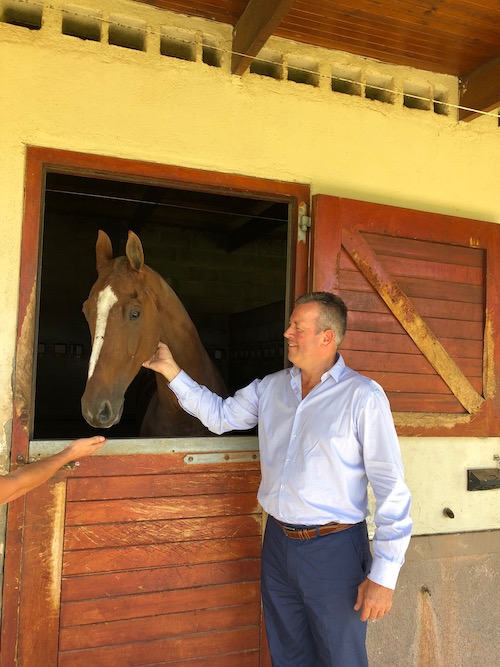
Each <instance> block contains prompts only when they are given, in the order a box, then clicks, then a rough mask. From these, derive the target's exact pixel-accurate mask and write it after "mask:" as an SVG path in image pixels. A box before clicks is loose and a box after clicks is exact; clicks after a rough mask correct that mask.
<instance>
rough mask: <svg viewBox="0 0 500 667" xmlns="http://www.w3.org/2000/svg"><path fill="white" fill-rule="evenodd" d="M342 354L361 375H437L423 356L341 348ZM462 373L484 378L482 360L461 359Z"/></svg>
mask: <svg viewBox="0 0 500 667" xmlns="http://www.w3.org/2000/svg"><path fill="white" fill-rule="evenodd" d="M340 352H341V353H342V356H343V358H344V361H345V362H346V364H347V365H348V366H350V367H351V368H354V369H355V370H357V371H358V372H359V373H364V374H367V373H368V372H370V371H378V372H380V373H410V374H420V375H435V374H436V371H435V370H434V368H433V367H432V366H431V364H430V363H429V362H428V361H427V359H426V358H425V357H424V356H423V355H420V356H417V355H415V354H398V353H396V352H393V353H391V354H387V353H384V352H375V351H370V352H362V351H359V350H349V349H344V348H341V350H340ZM457 363H458V364H459V366H460V368H461V369H462V371H463V372H464V373H465V374H466V375H467V377H469V378H482V371H483V366H482V359H459V360H458V361H457Z"/></svg>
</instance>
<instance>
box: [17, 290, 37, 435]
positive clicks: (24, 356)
mask: <svg viewBox="0 0 500 667" xmlns="http://www.w3.org/2000/svg"><path fill="white" fill-rule="evenodd" d="M35 311H36V283H34V284H33V286H32V289H31V294H30V298H29V302H28V304H27V306H26V313H25V314H24V319H23V323H22V327H21V334H20V337H19V341H18V345H17V350H16V365H15V378H14V383H13V384H14V389H15V395H14V406H15V410H16V415H17V417H19V418H21V421H22V423H23V427H24V429H25V430H26V431H28V428H29V425H28V421H29V420H28V419H27V415H28V414H29V410H30V406H31V392H32V379H33V338H34V326H35Z"/></svg>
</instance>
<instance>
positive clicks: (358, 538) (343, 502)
mask: <svg viewBox="0 0 500 667" xmlns="http://www.w3.org/2000/svg"><path fill="white" fill-rule="evenodd" d="M346 321H347V308H346V306H345V304H344V302H343V301H342V299H340V298H339V297H337V296H335V295H334V294H330V293H327V292H314V293H311V294H306V295H304V296H302V297H300V298H299V299H297V301H296V303H295V308H294V310H293V312H292V315H291V317H290V324H289V327H288V329H287V330H286V331H285V333H284V336H285V338H286V340H287V342H288V358H289V360H290V361H291V362H292V364H293V366H292V367H291V368H288V369H285V370H283V371H279V372H277V373H274V374H272V375H269V376H266V377H264V378H263V379H262V380H255V381H254V382H252V383H251V384H250V385H248V386H247V387H245V388H244V389H241V390H239V391H237V392H236V394H235V395H234V397H232V398H228V399H225V400H223V399H221V398H220V397H218V396H216V395H215V394H212V393H211V392H210V391H209V390H208V389H206V388H205V387H202V386H200V385H198V384H197V383H196V382H194V381H193V380H192V379H191V378H189V377H188V376H187V375H186V373H184V371H182V370H181V369H180V368H179V366H178V365H177V364H176V362H175V360H174V359H173V357H172V355H171V354H170V351H169V349H168V348H167V347H166V346H165V345H163V344H161V343H160V345H159V347H158V350H157V352H156V354H155V355H154V356H153V357H152V359H150V360H149V361H148V362H146V363H145V364H144V365H145V366H146V368H152V369H153V370H156V371H158V372H160V373H162V374H163V375H164V376H165V378H166V379H167V380H168V381H169V383H170V385H169V386H170V388H171V389H172V390H173V391H174V393H175V394H176V396H177V397H178V399H179V402H180V404H181V406H182V407H183V408H184V409H185V410H186V411H187V412H189V413H191V414H194V415H196V416H197V417H198V418H199V419H200V420H201V421H202V422H203V423H204V424H205V425H206V426H207V427H208V428H209V429H210V430H212V431H213V432H215V433H223V432H225V431H230V430H233V429H248V428H251V427H253V426H255V425H256V424H257V423H258V424H259V449H260V459H261V471H262V480H261V484H260V488H259V493H258V499H259V502H260V504H261V505H262V507H263V509H264V510H265V511H266V512H267V513H268V514H269V520H268V521H267V526H266V532H265V537H264V543H263V548H262V577H261V586H262V599H263V605H264V616H265V622H266V629H267V635H268V641H269V647H270V652H271V657H272V662H273V665H274V667H299V666H300V667H366V665H367V664H368V661H367V655H366V622H365V621H367V620H374V621H375V620H377V619H380V618H383V616H384V615H385V614H387V613H388V612H389V611H390V609H391V605H392V597H393V590H394V588H395V585H396V580H397V577H398V574H399V570H400V568H401V565H402V564H403V562H404V554H405V551H406V549H407V547H408V543H409V540H410V534H411V525H412V524H411V519H410V517H409V508H410V493H409V491H408V488H407V486H406V484H405V482H404V479H403V466H402V463H401V454H400V450H399V443H398V439H397V436H396V431H395V428H394V422H393V420H392V415H391V411H390V407H389V403H388V400H387V397H386V396H385V394H384V392H383V390H382V388H381V387H380V386H379V385H378V384H377V383H376V382H374V381H373V380H370V379H369V378H366V377H364V376H362V375H360V374H358V373H356V372H355V371H353V370H351V369H349V368H347V367H346V366H345V363H344V361H343V359H342V357H341V356H340V355H339V354H338V353H337V348H338V346H339V345H340V343H341V342H342V338H343V336H344V334H345V330H346ZM368 481H369V482H370V483H371V486H372V489H373V492H374V496H375V500H376V510H375V523H376V531H375V536H374V539H373V551H374V557H373V561H372V556H371V554H370V549H369V542H368V536H367V530H366V523H365V518H366V516H367V482H368Z"/></svg>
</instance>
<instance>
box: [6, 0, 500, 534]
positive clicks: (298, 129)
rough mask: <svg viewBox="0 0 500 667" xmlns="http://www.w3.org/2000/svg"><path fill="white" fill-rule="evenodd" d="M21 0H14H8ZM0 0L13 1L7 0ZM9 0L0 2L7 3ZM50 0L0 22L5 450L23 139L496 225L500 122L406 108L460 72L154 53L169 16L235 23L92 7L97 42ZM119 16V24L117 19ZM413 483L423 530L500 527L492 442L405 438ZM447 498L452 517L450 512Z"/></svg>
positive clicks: (181, 23) (201, 25) (333, 57)
mask: <svg viewBox="0 0 500 667" xmlns="http://www.w3.org/2000/svg"><path fill="white" fill-rule="evenodd" d="M9 2H11V3H12V2H14V0H9ZM2 3H3V4H2ZM5 6H6V4H5V0H0V11H1V10H2V8H5ZM61 7H62V5H61V6H59V2H51V3H47V4H45V6H44V9H43V24H42V28H41V30H38V31H32V30H28V29H26V28H22V27H18V26H13V25H9V24H7V23H4V22H1V23H0V81H1V85H0V119H1V120H0V146H1V148H2V151H1V158H2V159H1V160H0V211H1V213H0V230H1V234H2V243H0V258H1V261H0V271H1V280H0V312H1V313H2V326H1V328H0V387H1V388H2V389H1V392H0V424H1V427H2V431H1V433H0V438H1V441H0V448H1V452H2V453H3V454H4V456H5V454H6V453H7V452H8V450H9V447H10V423H11V422H10V420H11V412H12V396H11V378H12V370H13V364H14V355H15V341H16V323H17V305H18V281H19V278H18V274H19V260H20V243H21V229H22V211H23V188H24V181H25V151H26V146H27V145H38V146H47V147H54V148H59V149H64V150H74V151H80V152H88V153H95V154H102V155H109V156H117V157H123V158H131V159H138V160H145V161H152V162H158V163H166V164H175V165H182V166H186V167H195V168H200V169H208V170H216V171H221V172H231V173H240V174H245V175H248V176H259V177H265V178H269V179H279V180H290V181H299V182H302V183H308V184H310V186H311V190H312V193H313V194H314V193H325V194H332V195H337V196H344V197H350V198H354V199H362V200H367V201H373V202H379V203H384V204H393V205H397V206H403V207H407V208H416V209H421V210H426V211H434V212H438V213H446V214H453V215H460V216H464V217H470V218H476V219H480V220H486V221H491V222H495V223H497V222H499V221H500V188H499V187H498V176H497V167H498V164H499V163H500V128H499V127H498V121H497V118H495V117H494V116H484V117H482V118H479V119H477V120H476V121H473V122H472V123H469V124H465V123H459V122H458V121H457V120H456V111H455V109H454V108H453V107H452V108H451V109H450V112H449V114H448V115H441V114H436V113H433V112H432V111H420V110H415V109H409V108H406V107H404V106H403V104H402V97H401V95H400V94H399V91H401V90H402V89H403V85H404V81H405V80H408V79H411V80H412V81H417V82H423V83H424V84H425V83H427V82H428V83H429V85H430V86H431V87H432V86H439V87H440V88H444V89H446V90H447V91H449V101H450V102H451V103H455V104H456V101H457V97H456V96H457V81H456V80H455V79H453V78H452V77H446V76H443V75H434V74H429V73H425V72H418V71H416V70H411V69H403V68H393V67H389V66H386V65H382V64H381V63H376V62H369V61H365V60H363V59H360V58H355V57H351V56H348V55H347V54H332V53H328V52H326V51H324V50H321V49H313V48H309V47H305V46H301V45H298V44H293V43H291V42H285V41H282V40H279V39H273V40H272V41H271V42H270V44H269V45H268V46H269V47H270V48H272V49H275V50H276V51H277V52H281V53H284V54H285V56H287V54H293V55H299V56H300V57H302V58H310V59H312V60H315V61H317V62H318V63H319V74H320V77H319V78H320V84H319V86H317V87H314V86H310V85H304V84H300V83H295V82H291V81H286V80H282V81H278V80H275V79H272V78H266V77H261V76H258V75H255V74H250V73H247V74H245V75H244V76H243V77H241V78H240V77H236V76H232V75H231V74H230V71H229V56H228V55H227V54H224V55H223V57H222V62H221V67H211V66H209V65H206V64H204V63H202V62H200V58H199V57H198V61H197V62H188V61H183V60H179V59H176V58H171V57H166V56H162V55H160V51H159V44H160V34H161V31H162V28H163V26H165V25H168V26H169V27H170V28H171V27H172V26H173V27H178V28H184V29H186V30H188V31H189V32H190V33H191V34H193V35H194V43H195V45H196V48H197V49H198V51H199V48H200V39H201V37H200V35H210V36H211V37H213V38H214V39H216V40H218V44H219V45H220V46H221V48H222V49H228V48H229V46H230V38H231V31H230V28H229V27H228V26H223V25H219V24H213V23H210V22H206V21H201V20H193V19H188V18H185V17H182V16H179V15H173V14H168V13H165V12H161V11H159V10H155V9H152V8H148V7H145V6H142V5H140V4H136V5H134V4H132V3H128V2H118V1H112V2H109V1H108V2H106V4H105V5H104V0H103V2H102V3H100V2H99V0H95V1H92V2H90V1H89V2H85V3H84V7H85V8H87V9H90V10H92V11H94V12H96V13H97V14H99V15H100V16H101V18H102V27H103V35H102V38H101V42H92V41H84V40H81V39H78V38H76V37H72V36H67V35H62V34H61V28H60V26H61ZM110 13H111V15H113V16H114V15H117V16H119V17H122V18H121V19H120V20H127V19H128V18H130V19H135V20H141V21H144V25H145V26H146V27H147V30H148V36H147V48H146V50H145V51H144V52H141V51H134V50H131V49H126V48H122V47H119V46H111V45H109V44H108V43H107V41H106V37H107V26H108V19H109V16H110ZM113 20H114V19H113ZM332 62H340V63H341V64H344V65H354V66H356V67H358V68H359V69H360V70H361V71H362V72H363V76H364V75H365V74H366V73H368V74H370V73H371V72H376V73H377V74H381V75H387V76H388V77H392V78H393V81H394V86H395V91H396V92H395V101H394V104H387V103H382V102H378V101H373V100H367V99H363V98H362V97H356V96H352V95H343V94H340V93H333V92H332V91H331V87H330V79H329V71H330V68H331V65H332ZM401 444H402V450H403V456H404V460H405V466H406V471H407V478H408V482H409V484H410V487H411V488H412V491H413V494H414V519H415V534H427V533H431V534H432V533H441V532H459V531H474V530H482V529H491V528H500V514H499V513H498V494H499V493H500V492H498V491H490V492H480V493H479V492H478V493H468V492H467V491H466V470H467V467H477V468H481V467H492V466H493V465H494V463H493V455H494V454H497V453H500V441H499V439H498V438H490V439H486V438H485V439H470V438H469V439H467V438H466V439H458V438H452V439H437V438H435V439H432V438H430V439H427V438H422V439H410V438H402V439H401ZM444 507H450V508H451V509H452V510H453V511H454V513H455V519H453V520H450V519H447V518H445V517H444V515H443V508H444Z"/></svg>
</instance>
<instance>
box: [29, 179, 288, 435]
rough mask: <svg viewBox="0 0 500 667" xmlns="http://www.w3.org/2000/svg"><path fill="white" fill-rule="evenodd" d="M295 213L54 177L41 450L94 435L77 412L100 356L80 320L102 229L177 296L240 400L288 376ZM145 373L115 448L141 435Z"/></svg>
mask: <svg viewBox="0 0 500 667" xmlns="http://www.w3.org/2000/svg"><path fill="white" fill-rule="evenodd" d="M288 218H289V211H288V204H287V203H283V202H279V201H269V200H268V199H265V200H264V199H256V198H252V197H247V196H243V195H235V194H234V193H231V194H226V193H223V194H221V193H219V192H210V191H200V190H186V189H179V188H177V187H167V186H164V185H161V186H160V185H150V184H145V183H135V182H128V181H122V180H107V179H100V178H94V177H92V178H90V177H84V176H74V175H68V174H58V173H49V174H47V179H46V189H45V206H44V221H43V239H42V247H41V276H40V297H39V328H38V347H37V349H38V354H37V366H36V394H35V417H34V429H33V438H34V439H44V440H45V439H59V438H63V439H72V438H75V437H80V436H83V435H87V434H88V435H90V434H93V433H95V432H96V431H95V430H94V429H93V428H92V427H90V426H89V425H88V424H87V423H86V422H85V420H84V419H83V417H82V416H81V411H80V399H81V396H82V393H83V390H84V387H85V381H86V377H87V369H88V361H89V357H90V352H91V341H90V333H89V330H88V326H87V323H86V320H85V318H84V316H83V314H82V304H83V302H84V301H85V299H86V298H87V296H88V293H89V291H90V288H91V286H92V285H93V283H94V281H95V279H96V277H97V274H96V269H95V242H96V239H97V233H98V230H99V229H103V230H104V231H105V232H106V233H107V234H108V235H109V236H110V238H111V240H112V243H113V250H114V254H115V256H117V255H123V254H124V251H125V242H126V239H127V232H128V230H129V229H131V230H133V231H134V232H135V233H136V234H137V235H138V236H139V237H140V239H141V241H142V244H143V248H144V254H145V262H146V264H148V265H149V266H150V267H151V268H153V269H155V270H156V271H157V272H158V273H159V274H160V275H161V276H163V278H164V279H165V280H167V282H168V283H169V284H170V286H171V287H172V288H173V289H174V291H175V292H176V293H177V295H178V296H179V298H180V299H181V301H182V302H183V304H184V306H185V307H186V309H187V311H188V313H189V314H190V316H191V318H192V319H193V321H194V323H195V325H196V326H197V328H198V331H199V333H200V337H201V339H202V341H203V343H204V345H205V347H206V349H207V351H208V352H209V354H210V356H211V358H212V359H213V360H214V362H215V363H216V365H217V366H218V368H219V370H220V371H221V373H222V375H223V378H224V380H225V381H226V384H227V386H228V388H229V390H230V392H234V391H235V390H236V389H238V388H239V387H242V386H244V385H245V384H247V383H248V382H250V381H251V380H253V379H254V378H256V377H262V376H263V375H265V374H267V373H270V372H273V371H275V370H278V369H280V368H283V364H284V345H283V330H284V324H285V299H286V296H285V295H286V285H287V273H288V271H289V268H288V266H287V254H288V253H287V250H288V236H289V235H288ZM146 373H152V371H146V370H145V369H144V370H142V371H141V373H140V374H139V376H138V378H136V380H135V381H134V382H133V383H132V385H131V386H130V388H129V390H128V392H127V395H126V400H125V409H124V413H123V416H122V419H121V421H120V423H119V424H117V425H116V426H113V427H112V428H111V429H109V430H108V431H107V432H106V435H107V436H108V437H114V438H120V437H125V438H131V437H137V436H138V433H139V426H140V423H139V420H138V415H137V407H136V406H137V403H138V392H139V391H140V387H141V386H142V385H143V384H144V383H143V380H144V378H141V377H140V376H141V375H142V374H146Z"/></svg>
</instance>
